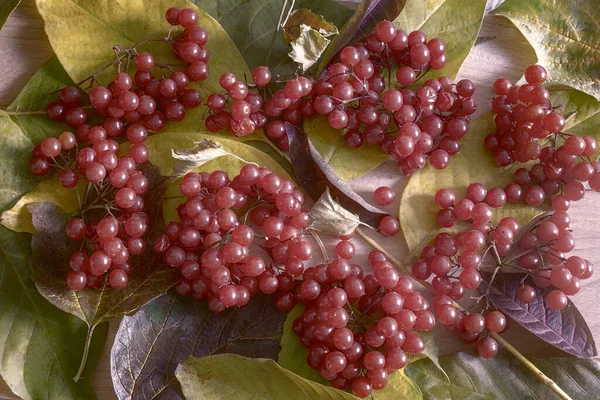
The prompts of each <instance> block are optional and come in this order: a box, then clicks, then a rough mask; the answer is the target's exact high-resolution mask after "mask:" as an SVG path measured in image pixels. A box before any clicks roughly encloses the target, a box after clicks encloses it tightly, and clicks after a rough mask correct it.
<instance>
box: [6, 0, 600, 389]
mask: <svg viewBox="0 0 600 400" xmlns="http://www.w3.org/2000/svg"><path fill="white" fill-rule="evenodd" d="M480 36H481V37H485V38H488V39H489V40H487V41H485V42H483V43H481V44H479V45H478V46H476V47H475V48H474V49H473V50H472V51H471V53H470V55H469V57H468V58H467V60H466V62H465V63H464V65H463V67H462V69H461V70H460V72H459V78H469V79H471V80H473V81H474V82H475V83H476V85H477V95H476V99H477V102H478V104H479V109H478V111H477V114H478V115H480V114H482V113H484V112H487V111H489V109H490V106H489V101H490V100H491V98H492V92H491V85H492V83H493V81H494V80H495V79H496V78H497V77H498V76H505V77H507V78H510V79H512V80H516V79H519V78H520V77H521V76H522V71H523V70H524V68H525V67H526V66H527V65H529V64H531V63H534V62H535V61H536V57H535V53H534V52H533V50H532V49H531V48H530V47H529V46H528V45H527V43H526V41H525V39H524V38H523V36H522V35H521V34H520V33H519V32H518V31H517V30H516V29H515V28H514V27H513V26H512V25H511V24H510V23H509V22H508V21H507V20H504V19H502V18H500V17H486V18H485V20H484V24H483V27H482V30H481V33H480ZM442 39H443V37H442ZM52 55H53V52H52V49H51V48H50V44H49V43H48V39H47V38H46V35H45V33H44V29H43V21H42V20H41V18H40V16H39V14H38V12H37V10H36V8H35V3H34V1H33V0H23V2H22V3H21V5H20V6H19V7H18V8H17V9H16V10H15V12H14V13H13V14H12V15H11V16H10V18H9V19H8V21H7V23H6V25H5V26H4V27H3V29H2V30H1V31H0V108H3V107H6V106H7V105H8V104H10V103H11V102H12V101H13V99H14V98H15V96H16V95H17V94H18V92H19V91H20V90H21V88H22V87H23V85H24V84H25V83H26V82H27V80H28V79H29V77H30V76H31V75H32V74H33V73H34V72H35V71H36V70H37V69H38V68H39V67H40V66H41V65H42V64H43V63H44V62H46V61H47V60H48V59H50V58H51V57H52ZM466 140H468V138H467V139H466ZM382 172H389V174H385V175H383V174H382ZM383 183H385V184H388V185H392V186H393V187H394V188H396V189H400V188H401V187H402V185H403V184H404V182H403V180H402V179H401V178H398V173H397V170H395V169H394V168H391V167H390V166H389V165H383V166H381V167H380V168H378V169H377V170H376V171H374V172H372V173H370V174H368V176H366V177H363V178H359V179H358V180H357V181H355V182H352V186H353V187H354V188H356V189H357V190H358V191H359V192H363V193H365V194H366V193H369V192H370V193H372V190H373V189H374V188H376V187H378V186H380V185H381V184H383ZM367 198H370V197H367ZM599 206H600V194H597V193H594V192H588V193H587V194H586V198H585V199H584V200H583V201H581V202H579V203H576V204H575V205H573V206H572V212H571V217H572V221H573V222H572V225H571V226H572V228H573V229H574V235H575V238H576V240H577V247H576V253H577V254H578V255H580V256H582V257H585V258H588V259H589V260H591V261H592V262H593V263H594V264H596V265H600V252H599V251H598V249H597V248H598V246H599V245H600V240H598V234H599V233H600V232H599V230H600V213H599V211H598V210H599V209H600V207H599ZM391 207H392V208H390V211H391V210H393V209H394V208H393V207H394V206H391ZM396 210H397V208H396ZM386 247H388V248H390V249H392V251H393V252H394V253H396V255H398V256H399V257H400V259H402V258H403V256H405V254H403V253H405V250H404V249H405V247H404V246H402V245H398V244H397V242H393V243H391V242H389V243H388V245H387V246H386ZM599 279H600V273H599V274H596V275H595V276H594V277H593V278H592V279H591V280H588V281H585V283H584V284H583V287H582V290H581V292H580V293H579V294H578V295H577V296H575V297H574V299H573V300H574V302H575V303H576V305H577V306H578V308H579V309H580V311H581V312H582V314H583V315H584V317H585V318H586V320H587V321H588V324H589V325H590V328H591V330H592V332H593V335H594V337H595V338H596V340H598V339H600V318H599V317H598V316H597V311H596V310H597V305H598V302H599V300H600V291H599V290H598V289H600V285H599V284H598V281H599ZM117 328H118V321H113V322H112V323H111V327H110V332H109V336H108V339H107V342H106V344H105V349H104V354H103V357H102V359H101V360H100V364H99V366H98V368H97V370H96V373H95V375H94V378H93V385H94V387H95V389H96V393H97V395H98V398H99V399H101V400H105V399H114V398H115V395H114V392H113V388H112V382H111V378H110V365H109V355H110V348H111V346H112V342H113V338H114V335H115V332H116V330H117ZM0 329H1V328H0ZM437 333H438V334H436V337H437V339H438V345H439V347H440V350H441V351H442V353H451V352H456V351H461V350H466V349H469V348H470V347H465V345H463V344H461V343H460V342H459V341H458V340H457V339H456V338H455V337H454V335H449V334H444V330H443V329H441V330H439V331H438V332H437ZM504 336H505V337H506V338H507V339H508V340H509V341H510V342H511V343H513V344H514V345H515V346H516V347H517V348H519V349H520V350H521V351H522V352H523V353H525V354H534V355H539V356H548V355H560V352H558V351H557V350H555V349H553V348H551V347H549V346H547V345H545V344H544V343H543V342H542V341H540V340H539V339H537V338H536V337H535V336H533V335H531V334H530V333H528V332H526V331H525V330H523V329H521V328H520V327H518V326H516V324H514V323H513V324H512V325H511V328H510V329H509V331H508V332H507V333H506V334H504ZM0 398H10V399H13V398H15V396H14V395H13V394H12V393H10V390H9V389H8V388H7V386H6V384H5V383H4V382H3V381H2V380H1V379H0Z"/></svg>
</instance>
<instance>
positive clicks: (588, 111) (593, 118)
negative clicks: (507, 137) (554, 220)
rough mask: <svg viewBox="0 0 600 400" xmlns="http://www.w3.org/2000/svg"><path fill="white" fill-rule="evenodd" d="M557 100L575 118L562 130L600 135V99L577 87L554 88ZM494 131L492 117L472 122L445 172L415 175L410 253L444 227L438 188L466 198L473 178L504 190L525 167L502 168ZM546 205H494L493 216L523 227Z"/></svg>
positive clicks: (406, 217) (406, 206)
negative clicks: (488, 145)
mask: <svg viewBox="0 0 600 400" xmlns="http://www.w3.org/2000/svg"><path fill="white" fill-rule="evenodd" d="M550 99H551V101H552V104H555V105H560V106H561V108H562V111H563V113H564V115H565V116H571V118H569V121H568V123H567V125H566V127H565V129H564V130H563V132H565V133H568V134H574V135H580V136H581V135H591V136H593V137H595V138H596V139H597V140H598V139H600V129H599V128H600V102H599V101H596V100H595V99H594V98H593V97H592V96H590V95H587V94H585V93H582V92H579V91H576V90H554V91H551V92H550ZM494 132H495V126H494V120H493V115H492V114H491V113H489V114H485V115H483V116H481V117H479V118H478V119H476V120H474V121H472V122H471V124H470V127H469V134H468V135H467V136H466V137H465V138H464V139H463V140H462V142H461V146H462V149H461V152H460V153H459V154H458V155H456V156H453V157H452V158H451V160H450V165H449V166H448V167H447V168H446V169H444V170H436V169H434V168H432V167H431V166H430V165H428V166H426V167H425V168H424V169H423V170H421V171H419V172H417V173H416V174H415V175H413V176H412V177H411V178H410V180H409V182H408V185H407V186H406V188H405V189H404V192H403V193H402V199H401V202H400V224H401V226H402V231H403V233H404V237H405V238H406V242H407V243H408V246H409V249H410V251H411V252H414V250H415V249H417V248H418V247H419V246H420V245H424V244H426V243H425V242H427V241H429V240H430V239H432V238H433V237H434V235H435V234H436V233H437V232H439V231H441V227H439V226H438V223H437V218H436V214H437V212H438V210H439V207H438V206H437V205H436V204H435V202H434V200H433V196H434V195H435V192H436V191H437V190H438V189H441V188H448V189H453V190H455V191H456V193H457V195H458V196H464V190H465V189H466V187H467V186H468V185H469V184H470V183H472V182H480V183H482V184H484V185H486V186H487V187H488V188H492V187H500V188H504V187H505V186H506V185H507V184H509V183H511V182H512V175H513V172H514V171H515V170H516V169H517V168H519V167H521V166H522V165H518V164H513V165H511V166H509V167H506V168H502V167H499V166H498V165H497V164H496V163H495V162H494V160H493V157H492V154H491V152H489V151H488V150H486V149H485V147H484V145H483V141H484V139H485V137H486V136H487V135H488V134H490V133H494ZM541 212H543V209H538V208H533V207H530V206H528V205H526V204H510V203H508V204H506V205H505V206H504V207H503V208H501V209H494V220H495V221H496V222H498V221H499V220H500V219H502V218H503V217H506V216H512V217H514V218H517V219H518V220H519V222H520V223H521V225H524V224H525V223H527V222H528V221H529V220H531V219H532V218H533V217H534V216H536V215H537V214H539V213H541Z"/></svg>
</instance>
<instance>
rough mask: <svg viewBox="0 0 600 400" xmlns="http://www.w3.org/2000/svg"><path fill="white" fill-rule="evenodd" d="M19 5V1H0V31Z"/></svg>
mask: <svg viewBox="0 0 600 400" xmlns="http://www.w3.org/2000/svg"><path fill="white" fill-rule="evenodd" d="M19 3H21V0H0V29H2V27H3V26H4V23H5V22H6V20H7V19H8V17H9V15H10V14H11V13H12V12H13V11H14V9H15V8H17V6H18V5H19Z"/></svg>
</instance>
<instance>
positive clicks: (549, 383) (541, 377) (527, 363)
mask: <svg viewBox="0 0 600 400" xmlns="http://www.w3.org/2000/svg"><path fill="white" fill-rule="evenodd" d="M355 232H356V233H357V234H358V235H359V236H360V237H362V238H363V239H364V240H365V242H367V243H368V244H370V245H371V246H372V247H373V248H374V249H375V250H379V251H381V252H382V253H383V254H385V256H386V257H387V258H388V260H390V261H391V262H392V263H393V264H395V265H396V266H397V267H398V268H399V269H400V270H401V271H402V272H404V273H406V274H408V275H412V273H411V271H409V270H408V268H407V267H406V266H405V265H403V264H402V263H401V262H400V260H398V259H397V258H396V257H394V256H392V255H391V254H389V252H388V251H386V250H385V249H384V248H383V247H381V246H380V245H379V244H378V243H377V242H375V241H374V240H373V239H371V238H370V237H369V236H367V235H366V234H365V233H364V232H363V231H362V230H361V229H360V228H356V230H355ZM492 251H495V247H493V248H492ZM495 253H496V254H495V255H494V256H497V254H498V253H497V251H496V252H495ZM414 279H415V280H417V281H418V282H419V283H420V284H421V285H422V286H423V287H425V288H427V289H429V290H431V291H433V288H432V287H431V284H430V283H429V282H427V281H423V280H420V279H417V278H414ZM453 303H454V304H453V305H454V307H456V308H457V309H459V310H461V311H465V312H467V311H466V310H465V309H464V308H463V307H462V306H461V305H460V304H458V303H457V302H453ZM490 336H491V337H493V338H494V339H495V340H496V341H497V342H498V343H500V344H501V345H502V346H504V348H505V349H506V350H508V352H509V353H510V354H512V355H513V356H514V357H515V358H516V359H517V360H519V361H520V362H522V363H523V365H525V367H527V368H528V369H530V370H531V371H532V372H533V373H534V374H535V376H536V377H537V378H538V379H539V380H540V381H541V382H542V383H544V384H545V385H546V386H548V387H549V388H550V389H551V390H552V391H553V392H554V393H556V394H557V395H558V397H560V398H561V399H563V400H572V399H571V397H570V396H569V395H568V394H567V393H565V391H564V390H562V389H561V388H560V386H558V385H557V384H556V382H554V381H553V380H552V379H550V378H549V377H548V376H546V374H544V373H543V372H542V371H541V370H540V369H539V368H538V367H536V366H535V364H533V363H532V362H531V361H529V360H528V359H527V358H526V357H525V356H524V355H523V354H521V353H520V352H519V350H517V349H516V348H515V347H514V346H513V345H511V344H510V343H509V342H507V341H506V340H505V339H504V338H502V336H500V335H499V334H497V333H495V332H490Z"/></svg>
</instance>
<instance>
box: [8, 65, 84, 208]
mask: <svg viewBox="0 0 600 400" xmlns="http://www.w3.org/2000/svg"><path fill="white" fill-rule="evenodd" d="M71 83H72V81H71V80H70V79H69V77H68V75H67V74H66V73H65V71H64V69H63V68H62V67H61V65H60V64H59V62H58V60H57V59H56V58H53V59H51V60H50V61H48V62H47V63H46V64H44V65H43V66H42V67H41V68H40V69H39V70H38V71H37V72H36V73H35V74H34V75H33V76H32V77H31V79H29V81H28V82H27V84H26V85H25V87H24V88H23V89H22V90H21V92H20V93H19V95H18V96H17V98H16V99H15V101H14V102H13V103H12V104H11V105H10V106H8V108H7V110H6V111H1V110H0V182H2V187H1V188H0V210H4V209H6V208H7V207H8V206H10V205H11V204H12V203H13V202H14V201H15V200H16V199H18V198H19V197H21V196H22V195H23V194H24V193H27V192H28V191H30V190H31V189H33V188H34V187H35V185H36V184H38V183H39V182H40V181H41V179H40V178H37V177H35V176H33V175H32V174H31V173H29V161H30V160H31V151H32V150H33V147H34V146H35V145H36V144H38V143H39V142H41V141H42V140H43V139H44V138H46V137H48V136H58V135H59V134H60V133H61V132H63V131H64V130H65V129H66V125H65V124H61V123H57V122H54V121H52V120H50V119H49V118H48V117H47V116H46V110H45V106H46V105H47V104H48V103H49V102H50V101H52V100H53V99H52V97H51V96H50V93H51V92H53V91H55V90H56V89H58V88H60V87H64V86H67V85H69V84H71Z"/></svg>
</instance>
